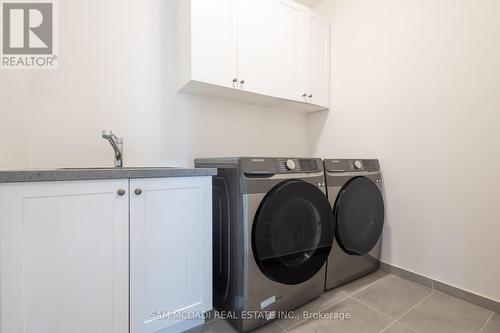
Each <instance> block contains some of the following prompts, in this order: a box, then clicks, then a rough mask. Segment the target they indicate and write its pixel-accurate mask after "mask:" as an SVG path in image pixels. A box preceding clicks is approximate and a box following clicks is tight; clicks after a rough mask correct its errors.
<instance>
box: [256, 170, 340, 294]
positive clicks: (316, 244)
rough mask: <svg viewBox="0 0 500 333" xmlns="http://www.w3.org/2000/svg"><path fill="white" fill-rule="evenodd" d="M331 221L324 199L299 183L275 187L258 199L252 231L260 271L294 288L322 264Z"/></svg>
mask: <svg viewBox="0 0 500 333" xmlns="http://www.w3.org/2000/svg"><path fill="white" fill-rule="evenodd" d="M334 230H335V228H334V222H333V214H332V210H331V206H330V204H329V202H328V199H327V197H326V196H325V195H324V194H323V192H322V191H321V190H320V189H319V188H317V187H316V186H314V185H312V184H309V183H306V182H304V181H301V180H289V181H285V182H282V183H280V184H278V185H277V186H276V187H274V188H273V189H272V190H271V191H270V192H269V193H268V194H267V195H266V197H265V198H264V199H263V200H262V202H261V204H260V206H259V209H258V210H257V214H256V216H255V219H254V224H253V228H252V247H253V253H254V257H255V261H256V262H257V264H258V266H259V268H260V270H261V271H262V272H263V273H264V274H265V275H266V276H267V277H268V278H270V279H271V280H273V281H276V282H279V283H283V284H287V285H296V284H299V283H302V282H305V281H307V280H309V279H310V278H311V277H313V276H314V275H315V274H316V273H317V272H318V271H319V270H320V269H321V268H322V267H323V265H324V264H325V262H326V260H327V258H328V255H329V253H330V250H331V248H332V243H333V236H334Z"/></svg>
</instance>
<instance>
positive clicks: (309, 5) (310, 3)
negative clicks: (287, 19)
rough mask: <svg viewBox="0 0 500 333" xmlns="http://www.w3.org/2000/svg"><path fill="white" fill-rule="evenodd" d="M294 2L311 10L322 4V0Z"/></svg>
mask: <svg viewBox="0 0 500 333" xmlns="http://www.w3.org/2000/svg"><path fill="white" fill-rule="evenodd" d="M294 1H295V2H298V3H300V4H303V5H304V6H307V7H311V8H312V7H314V6H316V5H317V4H318V3H320V2H321V0H294Z"/></svg>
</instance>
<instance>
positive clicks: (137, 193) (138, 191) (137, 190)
mask: <svg viewBox="0 0 500 333" xmlns="http://www.w3.org/2000/svg"><path fill="white" fill-rule="evenodd" d="M134 193H135V195H141V194H142V190H141V189H140V188H136V189H135V191H134Z"/></svg>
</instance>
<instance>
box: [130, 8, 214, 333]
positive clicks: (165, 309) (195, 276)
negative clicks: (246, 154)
mask: <svg viewBox="0 0 500 333" xmlns="http://www.w3.org/2000/svg"><path fill="white" fill-rule="evenodd" d="M204 1H206V0H204ZM207 2H208V1H207ZM130 189H131V197H130V329H131V333H153V332H157V331H159V330H162V329H165V328H167V327H171V326H172V325H175V324H177V323H179V322H181V321H182V318H185V317H186V316H188V315H190V314H192V313H195V312H196V313H202V312H205V311H209V310H211V309H212V178H211V177H190V178H163V179H131V180H130ZM168 314H171V315H172V316H171V317H168V316H167V317H164V315H168Z"/></svg>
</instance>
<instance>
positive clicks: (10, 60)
mask: <svg viewBox="0 0 500 333" xmlns="http://www.w3.org/2000/svg"><path fill="white" fill-rule="evenodd" d="M0 1H1V5H2V15H1V17H2V24H1V26H2V61H1V65H2V68H54V67H55V65H56V60H57V56H56V55H55V54H54V50H55V45H54V44H55V43H54V42H55V38H54V31H55V24H54V23H55V20H54V3H53V1H50V0H49V1H47V0H46V1H36V2H29V3H27V2H20V1H16V0H0Z"/></svg>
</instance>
